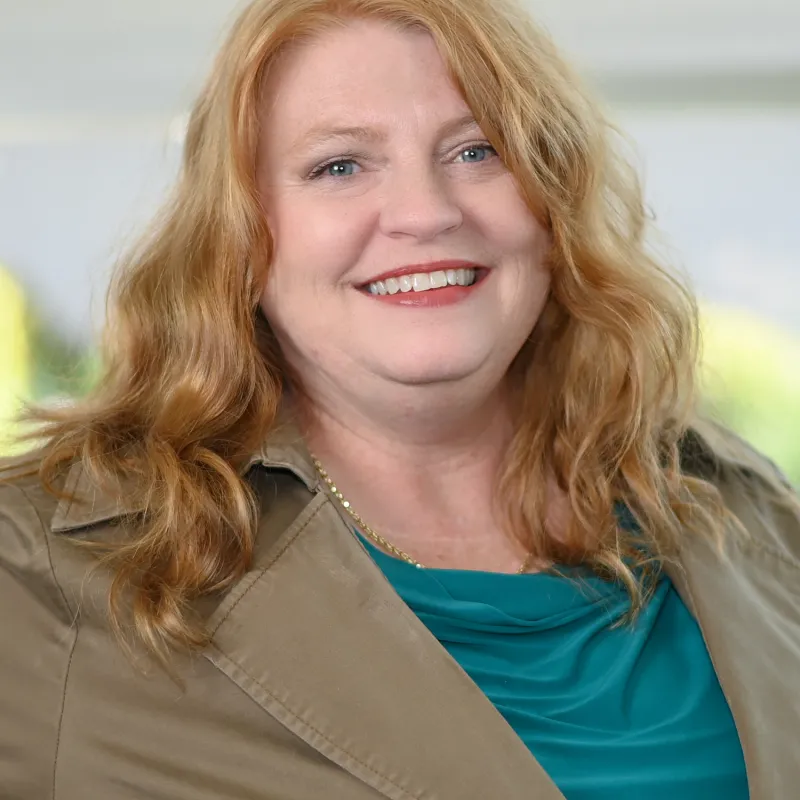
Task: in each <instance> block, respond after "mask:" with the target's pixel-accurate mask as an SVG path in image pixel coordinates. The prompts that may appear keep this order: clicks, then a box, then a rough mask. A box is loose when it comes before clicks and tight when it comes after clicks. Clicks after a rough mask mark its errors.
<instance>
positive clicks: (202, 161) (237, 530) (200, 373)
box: [27, 0, 723, 654]
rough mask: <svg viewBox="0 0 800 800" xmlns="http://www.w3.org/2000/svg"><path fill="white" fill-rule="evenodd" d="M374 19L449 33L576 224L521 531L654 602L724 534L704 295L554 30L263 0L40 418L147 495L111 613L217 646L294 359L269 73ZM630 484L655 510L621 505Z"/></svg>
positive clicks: (463, 14)
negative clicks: (664, 259) (268, 136)
mask: <svg viewBox="0 0 800 800" xmlns="http://www.w3.org/2000/svg"><path fill="white" fill-rule="evenodd" d="M352 18H378V19H380V20H383V21H388V22H390V23H393V24H396V25H398V26H401V27H409V26H410V27H414V28H417V27H419V28H423V29H426V30H427V31H428V32H429V33H430V34H431V35H432V36H433V38H434V39H435V41H436V43H437V45H438V47H439V48H440V51H441V53H442V56H443V58H444V59H445V61H446V63H447V64H448V66H449V69H450V71H451V74H452V77H453V79H454V81H455V82H456V84H457V86H458V88H459V90H460V91H461V92H462V94H463V96H464V98H465V100H466V102H467V104H468V105H469V107H470V108H471V110H472V111H473V113H474V115H475V118H476V120H477V121H478V122H479V124H480V125H481V126H482V129H483V131H484V133H485V135H486V137H487V138H488V139H489V141H490V142H491V143H492V145H493V146H494V147H495V148H496V149H497V151H498V152H499V154H500V155H501V157H502V158H503V159H504V161H505V164H506V165H507V167H508V169H509V170H510V171H511V172H512V173H513V174H514V175H515V177H516V179H517V181H518V183H519V186H520V189H521V191H522V193H523V195H524V197H525V199H526V201H527V203H528V204H529V206H530V208H531V211H532V213H535V214H537V215H538V216H539V217H540V218H541V219H543V220H544V221H545V222H546V223H547V225H548V226H549V227H550V229H551V230H552V234H553V248H552V253H551V256H550V259H549V264H550V269H551V271H552V292H551V296H550V298H549V300H548V302H547V305H546V307H545V309H544V311H543V314H542V316H541V318H540V320H539V322H538V324H537V326H536V329H535V331H534V334H533V336H531V337H530V340H529V342H528V343H527V344H526V345H525V347H524V348H523V350H522V351H521V352H520V353H519V355H518V356H517V358H516V360H515V362H514V363H513V365H512V372H513V376H514V379H515V381H516V385H517V386H518V387H519V389H520V392H519V407H518V409H517V414H518V421H517V428H516V436H515V439H514V441H513V444H512V446H511V448H510V449H509V451H508V454H507V458H506V462H505V464H504V466H503V469H502V470H501V473H500V474H499V475H498V476H497V482H498V487H497V488H498V492H499V496H500V497H501V498H502V499H503V500H504V507H505V508H506V509H507V520H506V522H507V528H508V532H509V535H512V536H516V537H517V538H518V539H519V540H520V541H522V542H523V543H524V544H525V546H526V547H527V548H528V549H529V550H530V551H531V552H532V553H534V554H535V555H536V556H537V557H540V558H543V559H546V560H548V561H551V562H555V563H581V564H585V565H587V566H589V567H591V568H593V569H594V570H596V571H597V572H598V573H601V574H604V575H607V576H609V577H613V578H615V579H617V580H620V581H622V582H623V583H624V584H625V585H626V586H627V588H628V590H629V592H630V594H631V598H632V601H633V602H632V605H633V609H634V611H635V610H636V609H638V608H639V607H640V606H641V604H642V603H643V602H644V600H645V598H646V594H647V588H646V585H647V581H644V580H643V579H642V568H645V570H646V568H647V567H648V566H650V567H657V566H658V564H659V563H661V562H663V561H664V560H665V559H668V558H670V557H672V555H674V553H675V551H676V549H677V546H678V543H679V540H680V538H681V537H682V536H685V535H689V534H696V535H704V536H710V537H719V536H720V534H721V531H722V524H723V523H722V519H723V513H722V509H721V505H720V500H719V495H718V493H717V492H716V490H715V489H714V488H713V487H712V486H711V485H710V484H708V483H705V482H704V481H703V480H701V479H700V478H697V477H693V476H690V475H687V474H685V473H684V472H683V471H682V470H681V466H680V461H679V449H678V444H679V441H680V439H681V436H682V435H683V433H684V432H685V431H686V429H687V427H688V426H689V424H690V423H691V419H692V415H693V413H694V410H693V409H694V407H695V366H696V362H697V346H698V338H697V337H698V324H697V310H696V307H695V302H694V300H693V297H692V295H691V293H690V292H689V291H688V290H687V289H686V288H685V286H684V285H683V283H682V282H681V281H680V280H678V279H676V278H675V277H673V276H672V275H671V274H670V273H669V272H668V271H667V270H665V269H664V268H663V267H662V266H660V265H659V264H658V263H657V262H656V261H655V260H654V258H653V257H652V256H651V255H650V254H649V253H648V248H647V247H646V245H645V233H646V229H647V227H648V222H649V220H648V214H647V213H646V208H645V205H644V202H643V198H642V191H641V188H640V185H639V182H638V179H637V176H636V172H635V170H634V169H633V168H632V167H631V166H630V164H629V163H628V162H627V161H626V159H625V158H624V157H623V156H622V155H621V154H620V148H619V143H620V138H619V136H618V135H617V133H616V131H615V129H614V128H613V127H612V126H611V125H610V124H609V123H608V122H607V120H606V119H605V117H604V114H603V113H602V111H601V109H600V108H599V106H598V105H597V104H596V103H595V102H593V101H592V100H591V99H590V98H589V97H588V96H587V93H586V92H585V91H584V90H583V88H582V86H581V83H580V81H579V80H578V79H577V78H576V76H575V75H574V74H573V73H572V72H571V71H570V69H569V68H568V67H567V66H566V65H565V63H564V61H563V60H562V59H561V57H560V56H559V54H558V53H557V51H556V49H555V48H554V46H553V44H552V43H551V41H550V39H549V38H548V37H547V35H545V34H544V33H543V32H542V31H541V30H540V29H538V28H537V27H536V25H535V24H534V23H533V22H532V21H531V20H530V19H529V17H528V16H527V14H526V13H525V12H524V11H523V10H521V9H519V8H517V7H516V6H514V5H512V4H510V3H508V2H500V1H499V0H255V2H253V3H251V4H250V5H249V6H248V7H247V8H246V9H245V10H244V11H243V12H242V14H241V16H240V17H239V18H238V20H237V21H236V22H235V24H234V26H233V28H232V30H231V32H230V34H229V36H228V38H227V40H226V41H225V43H224V45H223V47H222V48H221V52H220V53H219V55H218V58H217V60H216V63H215V65H214V67H213V70H212V72H211V75H210V77H209V79H208V81H207V83H206V85H205V88H204V89H203V91H202V93H201V94H200V97H199V99H198V100H197V102H196V104H195V106H194V109H193V111H192V113H191V117H190V121H189V125H188V133H187V137H186V143H185V152H184V158H183V166H182V171H181V173H180V176H179V179H178V181H177V185H176V187H175V189H174V193H173V194H172V196H171V197H170V199H169V200H168V202H167V203H166V206H165V207H164V209H163V211H162V212H161V214H160V215H159V217H158V218H157V220H156V221H155V223H154V225H153V227H152V229H151V230H150V231H149V233H148V234H147V236H146V237H144V238H143V239H142V241H141V242H140V244H139V245H138V246H137V247H136V248H135V249H134V250H133V251H132V252H130V253H129V254H128V255H127V257H126V258H124V259H123V260H122V262H121V263H120V264H119V267H118V270H117V272H116V277H115V279H114V281H113V284H112V288H111V293H110V297H109V313H108V320H109V324H108V327H107V330H106V336H105V343H104V363H105V372H104V375H103V377H102V379H101V380H100V381H99V383H98V384H97V386H96V388H95V389H94V391H93V392H92V393H91V394H90V395H89V396H88V397H86V398H85V399H84V400H82V401H81V402H80V403H78V404H76V405H75V406H73V407H69V408H60V409H57V410H53V409H45V408H38V409H32V410H30V411H29V412H28V415H27V416H28V418H29V419H32V420H34V421H35V422H37V423H39V424H40V426H41V429H40V435H42V434H43V435H44V437H45V441H46V445H45V448H44V451H43V452H42V453H41V454H40V458H41V460H40V461H39V462H38V466H37V469H38V470H39V474H40V476H41V478H42V480H43V482H44V483H45V485H46V486H53V485H54V481H55V478H56V476H57V475H58V474H60V473H61V472H62V470H63V468H64V467H67V466H69V465H71V464H73V463H75V462H76V461H80V462H82V463H83V465H84V468H85V469H86V470H87V472H88V473H89V475H91V476H93V478H94V480H95V481H96V482H97V484H98V485H99V486H104V487H108V488H109V490H110V491H119V487H120V486H121V485H122V482H123V481H125V482H126V483H125V485H126V486H127V487H130V486H131V485H133V486H134V487H135V489H134V494H135V495H136V497H135V499H133V501H134V502H135V503H136V504H137V505H139V504H140V505H142V506H143V507H145V508H146V513H145V514H143V515H142V516H141V518H140V521H139V523H138V525H134V524H133V523H131V526H130V529H129V530H130V535H129V537H128V538H127V540H126V541H122V542H119V541H117V542H116V543H115V544H113V545H108V546H107V548H106V551H107V552H106V553H105V556H104V561H105V563H110V564H112V565H113V569H114V572H115V580H114V583H113V586H112V590H111V619H112V622H115V623H116V625H117V627H118V628H119V626H120V620H121V615H122V614H123V613H126V615H127V613H128V612H129V611H130V607H129V606H126V608H127V609H128V612H124V611H123V609H122V608H121V607H120V603H121V598H122V597H123V596H125V597H130V596H132V598H133V599H132V603H133V607H132V612H133V621H134V628H135V631H136V634H137V635H138V636H139V637H140V638H141V640H143V641H144V642H145V643H146V644H147V645H148V647H149V648H150V649H151V650H153V651H155V652H156V653H162V654H163V653H165V652H167V651H168V650H169V648H170V647H171V646H175V645H178V646H183V647H186V646H188V647H202V646H203V645H205V644H206V643H207V633H206V631H205V630H204V629H203V627H202V625H200V624H198V623H197V621H196V620H194V619H193V617H192V616H191V614H190V609H191V606H192V601H193V600H194V599H195V598H197V597H198V596H200V595H204V594H208V593H211V592H216V591H220V590H223V589H225V588H226V587H229V586H230V585H231V584H232V583H233V582H234V581H236V580H237V578H239V577H240V576H241V575H242V574H243V573H244V572H245V571H246V570H247V569H248V565H249V563H250V561H251V556H252V553H253V549H254V540H255V534H256V528H257V515H258V509H257V500H256V498H255V496H254V493H253V492H252V490H251V489H250V488H249V487H248V484H247V481H246V476H244V475H243V474H242V471H243V470H242V467H243V465H245V464H246V463H247V460H248V457H249V456H250V455H251V454H252V453H253V452H254V451H256V450H257V449H258V448H259V447H260V445H261V444H262V443H263V442H264V440H265V439H267V438H268V436H269V434H270V431H271V430H272V429H273V427H274V425H275V423H276V415H277V412H278V409H279V407H280V406H281V402H282V398H283V397H284V395H285V393H286V391H287V388H288V387H289V386H291V385H292V380H293V379H292V377H291V376H289V375H287V371H286V367H285V365H284V363H283V362H282V359H281V354H280V351H279V349H278V348H277V345H276V343H275V339H274V337H273V336H272V334H271V331H270V328H269V324H268V323H267V321H266V320H265V319H264V318H263V317H262V316H261V314H260V312H259V310H258V303H259V299H260V296H261V294H262V291H263V287H264V284H265V281H266V280H267V279H268V275H269V265H270V258H271V253H272V252H273V242H272V240H271V238H270V232H269V230H268V229H267V225H266V222H265V215H264V213H263V210H262V206H261V204H260V202H259V195H258V191H257V187H256V182H255V174H256V148H257V142H258V139H259V131H260V126H261V124H262V123H263V122H264V119H263V118H262V117H263V115H262V109H261V105H262V104H261V102H260V100H261V90H262V86H263V82H264V76H265V73H266V71H267V70H268V69H269V67H270V65H271V64H272V63H273V62H274V60H275V58H276V56H278V54H279V53H281V51H282V50H283V48H284V47H285V46H286V45H287V43H290V42H291V43H292V44H293V45H297V44H298V43H302V42H304V41H307V40H313V38H314V37H316V36H319V35H320V34H321V33H323V32H324V31H326V30H328V29H330V28H332V27H334V26H339V25H343V24H346V23H347V21H348V19H352ZM551 471H552V472H554V473H555V475H556V477H557V479H558V481H559V483H560V485H561V487H562V488H563V489H564V490H565V491H566V493H567V495H568V498H569V503H570V508H571V520H570V524H569V527H568V530H567V533H566V537H565V539H564V540H563V541H562V542H560V543H556V542H554V541H552V540H551V539H549V538H548V537H547V536H545V535H544V533H543V531H545V528H546V526H545V516H546V505H545V502H546V498H545V495H544V487H545V486H546V484H547V480H546V478H547V475H548V474H549V473H550V472H551ZM617 503H625V504H626V505H627V507H628V509H629V511H630V513H631V514H632V515H633V517H634V518H635V520H636V521H637V522H638V531H633V530H631V528H630V526H625V525H620V524H619V519H618V516H617V515H616V514H615V504H617ZM129 593H130V594H129ZM127 602H128V601H127V600H126V603H127Z"/></svg>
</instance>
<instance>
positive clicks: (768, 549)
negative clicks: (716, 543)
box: [735, 536, 800, 571]
mask: <svg viewBox="0 0 800 800" xmlns="http://www.w3.org/2000/svg"><path fill="white" fill-rule="evenodd" d="M735 541H736V544H737V546H738V547H739V549H740V550H748V549H750V550H752V549H755V550H761V551H762V552H764V553H767V554H768V555H771V556H772V557H773V558H776V559H777V560H778V561H781V562H783V563H784V564H786V565H787V566H789V567H794V569H796V570H798V571H800V561H798V560H797V559H795V558H792V556H789V555H786V553H782V552H781V551H780V550H778V549H777V548H775V547H774V546H773V545H771V544H768V543H767V542H762V541H759V540H758V539H754V538H752V537H750V538H749V539H745V538H744V537H742V536H737V537H736V538H735Z"/></svg>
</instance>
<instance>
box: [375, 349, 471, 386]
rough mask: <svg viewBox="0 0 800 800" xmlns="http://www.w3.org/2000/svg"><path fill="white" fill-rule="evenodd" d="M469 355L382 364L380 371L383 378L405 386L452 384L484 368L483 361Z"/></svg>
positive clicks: (460, 354) (461, 354)
mask: <svg viewBox="0 0 800 800" xmlns="http://www.w3.org/2000/svg"><path fill="white" fill-rule="evenodd" d="M471 355H472V357H465V354H463V353H459V354H452V355H450V356H449V357H448V356H444V355H442V356H439V357H437V358H431V357H430V355H428V357H427V358H424V359H417V360H415V361H407V362H405V363H390V364H387V363H386V362H384V363H383V364H382V365H381V371H382V372H383V374H384V376H385V377H387V378H390V379H391V380H394V381H396V382H397V383H401V384H405V385H407V386H427V385H431V384H437V383H452V382H455V381H461V380H464V379H466V378H469V377H470V376H471V375H475V374H476V373H477V372H478V371H479V370H480V369H481V368H482V367H485V365H486V360H485V359H483V358H476V357H475V355H474V354H471Z"/></svg>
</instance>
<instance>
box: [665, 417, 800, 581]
mask: <svg viewBox="0 0 800 800" xmlns="http://www.w3.org/2000/svg"><path fill="white" fill-rule="evenodd" d="M680 451H681V464H682V468H683V469H684V471H685V472H687V473H689V474H692V475H696V476H698V477H701V478H703V479H704V480H707V481H709V482H710V483H712V484H713V485H714V486H715V487H716V488H717V489H718V490H719V492H720V496H721V498H722V501H723V503H724V505H725V508H726V509H727V511H729V512H730V513H731V514H733V515H734V517H735V518H736V520H738V522H739V523H741V527H742V528H743V529H744V532H746V534H747V537H748V542H749V543H751V544H755V545H756V546H761V547H764V548H767V549H769V550H770V551H772V552H773V553H774V554H775V555H777V556H779V557H781V558H784V559H789V560H790V561H791V562H792V563H794V564H796V565H797V566H800V498H799V497H798V495H797V492H796V489H795V488H794V487H793V486H792V485H791V483H790V482H789V480H788V478H787V477H786V476H785V475H784V474H783V473H782V472H781V470H780V469H779V468H778V466H777V465H776V464H775V463H774V462H773V461H772V460H770V459H769V458H768V457H767V456H765V455H764V454H763V453H761V452H759V451H758V450H757V449H756V448H755V447H753V445H751V444H750V443H749V442H747V441H746V440H745V439H743V438H742V437H741V436H739V435H738V434H736V433H734V432H733V431H732V430H730V429H729V428H727V427H725V426H724V425H721V424H720V423H718V422H715V421H713V420H709V419H698V420H695V421H694V422H693V424H692V426H691V427H690V428H689V429H688V430H687V431H686V434H685V435H684V437H683V440H682V441H681V445H680Z"/></svg>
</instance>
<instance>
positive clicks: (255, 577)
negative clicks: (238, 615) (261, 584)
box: [214, 499, 330, 652]
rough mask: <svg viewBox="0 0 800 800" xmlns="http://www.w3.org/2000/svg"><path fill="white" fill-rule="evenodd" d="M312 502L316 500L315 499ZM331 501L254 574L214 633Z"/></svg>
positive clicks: (310, 516)
mask: <svg viewBox="0 0 800 800" xmlns="http://www.w3.org/2000/svg"><path fill="white" fill-rule="evenodd" d="M311 502H314V501H313V499H312V501H311ZM329 502H330V501H329V500H327V499H326V500H324V501H323V502H321V503H320V504H319V505H318V506H317V507H316V508H315V509H314V511H313V512H312V513H311V514H310V515H309V517H308V519H307V520H306V521H305V522H304V523H303V524H302V525H301V526H300V527H299V528H298V529H297V530H296V531H295V532H294V533H293V534H292V535H291V536H290V537H289V539H288V540H287V541H286V543H285V544H284V546H283V547H282V548H281V549H280V550H278V552H277V553H275V555H274V556H273V557H272V559H271V560H270V561H269V562H268V563H267V564H265V565H264V566H263V567H262V568H261V569H260V570H259V571H258V572H256V573H255V575H253V577H252V580H251V582H250V585H249V586H248V587H247V588H246V589H245V590H244V591H243V592H242V594H241V595H240V596H239V597H238V598H237V599H236V602H235V603H234V604H233V605H232V606H231V607H230V608H229V609H228V611H227V613H226V614H225V616H224V617H222V618H221V619H220V620H219V621H218V622H217V624H216V625H215V626H214V633H216V632H217V631H218V630H219V629H220V627H221V625H222V624H223V623H224V622H225V620H227V619H228V617H229V616H230V615H231V614H232V613H233V611H234V609H235V608H236V607H237V606H238V605H239V603H241V602H242V600H244V598H245V597H247V595H248V594H249V592H250V590H251V589H252V588H253V587H254V586H255V585H256V583H258V581H259V579H260V578H261V577H262V576H263V575H264V573H265V572H267V570H269V569H271V568H272V567H273V566H274V565H275V564H276V563H277V561H278V559H279V558H281V556H282V555H283V554H284V553H285V552H286V551H287V550H288V549H289V547H291V545H292V543H293V542H294V541H295V539H297V537H298V536H299V535H300V534H301V533H302V532H303V531H304V530H305V529H306V528H307V527H308V525H309V524H310V523H311V521H312V520H313V519H314V517H316V516H317V514H319V512H320V510H321V509H323V508H324V507H325V506H326V505H327V504H328V503H329ZM306 508H308V506H306ZM304 510H305V509H304ZM300 513H301V514H302V513H303V512H302V511H301V512H300ZM298 516H299V515H298ZM292 524H293V525H294V524H295V523H294V522H293V523H292ZM220 652H222V651H220Z"/></svg>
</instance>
